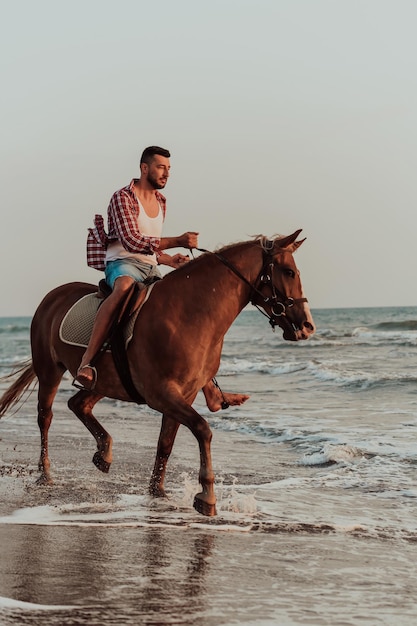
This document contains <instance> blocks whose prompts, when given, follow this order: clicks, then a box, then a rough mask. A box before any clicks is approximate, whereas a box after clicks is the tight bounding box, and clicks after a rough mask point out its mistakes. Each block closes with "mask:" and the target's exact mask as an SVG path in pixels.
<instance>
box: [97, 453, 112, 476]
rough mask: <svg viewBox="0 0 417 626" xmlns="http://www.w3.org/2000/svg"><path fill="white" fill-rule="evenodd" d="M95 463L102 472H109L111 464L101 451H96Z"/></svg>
mask: <svg viewBox="0 0 417 626" xmlns="http://www.w3.org/2000/svg"><path fill="white" fill-rule="evenodd" d="M93 463H94V465H95V466H96V467H97V468H98V469H99V470H100V472H103V473H104V474H108V473H109V469H110V465H111V464H110V463H107V461H105V460H104V459H103V457H102V456H101V453H100V452H96V453H95V455H94V456H93Z"/></svg>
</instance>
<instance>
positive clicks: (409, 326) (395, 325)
mask: <svg viewBox="0 0 417 626" xmlns="http://www.w3.org/2000/svg"><path fill="white" fill-rule="evenodd" d="M368 328H374V329H375V330H382V331H391V330H399V331H407V330H412V331H416V330H417V320H402V321H394V322H378V323H377V324H370V325H369V327H368Z"/></svg>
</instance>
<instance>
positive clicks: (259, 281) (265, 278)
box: [195, 239, 308, 331]
mask: <svg viewBox="0 0 417 626" xmlns="http://www.w3.org/2000/svg"><path fill="white" fill-rule="evenodd" d="M273 247H274V242H273V241H272V240H269V239H268V240H265V241H264V243H263V245H262V255H263V264H262V268H261V271H260V272H259V274H258V276H257V278H256V280H255V283H254V284H252V283H251V282H250V281H249V280H248V279H247V278H245V276H243V274H242V273H241V272H239V270H238V269H237V268H236V267H235V266H234V265H233V264H232V263H230V261H229V260H228V259H226V257H224V256H223V255H222V254H221V253H220V252H210V251H209V250H205V249H204V248H195V249H196V250H198V251H199V252H209V253H210V254H213V255H214V256H216V257H217V258H218V259H219V261H221V262H222V263H223V265H226V267H228V268H229V269H230V270H231V271H232V272H233V273H234V274H235V275H236V276H237V277H238V278H240V280H242V281H243V282H244V283H246V284H247V285H248V286H249V287H250V289H251V293H250V297H249V302H250V303H251V304H252V305H253V306H254V307H256V308H257V309H258V311H259V312H260V313H262V315H264V316H265V317H267V318H268V321H269V324H270V325H271V327H272V330H273V331H275V326H278V325H279V322H278V319H279V318H280V317H283V316H285V315H286V314H287V310H288V309H290V308H291V307H293V306H294V304H296V303H298V302H308V300H307V298H295V299H294V298H287V297H286V296H285V295H284V294H283V293H282V292H281V291H280V290H279V289H277V287H276V286H275V285H274V281H273V273H274V257H273V254H272V250H273ZM262 285H266V286H268V287H269V288H270V290H271V295H270V296H265V294H263V293H262V291H260V287H261V286H262ZM256 297H258V298H261V300H262V306H261V305H259V304H257V303H256V302H255V298H256ZM263 305H265V306H269V309H270V313H269V314H268V313H267V312H266V311H265V310H264V308H263Z"/></svg>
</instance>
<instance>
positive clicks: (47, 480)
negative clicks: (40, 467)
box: [35, 474, 54, 487]
mask: <svg viewBox="0 0 417 626" xmlns="http://www.w3.org/2000/svg"><path fill="white" fill-rule="evenodd" d="M35 484H36V485H40V486H41V487H45V486H47V487H50V486H51V485H53V484H54V481H53V480H52V478H51V477H50V476H46V474H41V475H40V476H39V478H38V480H37V481H36V482H35Z"/></svg>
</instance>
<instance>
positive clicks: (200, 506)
mask: <svg viewBox="0 0 417 626" xmlns="http://www.w3.org/2000/svg"><path fill="white" fill-rule="evenodd" d="M193 507H194V508H195V510H196V511H197V513H201V515H205V516H206V517H214V515H217V511H216V505H215V504H210V503H209V502H206V501H205V500H203V499H202V498H201V497H200V495H199V494H197V495H196V496H195V498H194V504H193Z"/></svg>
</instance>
